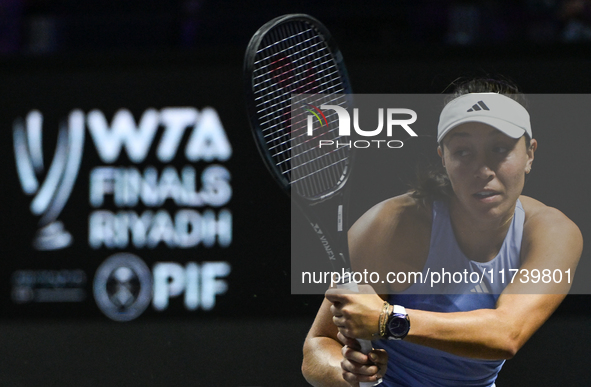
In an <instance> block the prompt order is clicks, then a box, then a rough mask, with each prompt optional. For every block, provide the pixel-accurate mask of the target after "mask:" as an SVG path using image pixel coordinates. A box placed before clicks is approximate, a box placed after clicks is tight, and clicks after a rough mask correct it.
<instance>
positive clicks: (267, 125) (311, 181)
mask: <svg viewBox="0 0 591 387" xmlns="http://www.w3.org/2000/svg"><path fill="white" fill-rule="evenodd" d="M244 75H245V83H246V84H245V89H246V101H247V111H248V116H249V120H250V126H251V129H252V131H253V134H254V138H255V141H256V144H257V146H258V149H259V152H260V154H261V157H262V159H263V160H264V162H265V164H266V166H267V169H268V170H269V171H270V173H271V175H272V176H273V177H274V178H275V180H276V181H277V182H278V183H279V185H280V186H281V187H282V188H283V189H284V190H285V191H286V192H287V193H288V194H289V195H290V196H291V199H292V201H293V202H294V203H296V204H297V206H298V207H299V208H300V210H301V211H302V212H303V213H304V215H305V217H306V218H307V220H308V221H309V222H310V225H311V226H312V228H313V230H314V232H315V235H316V236H317V237H318V238H319V240H320V242H321V243H322V245H323V246H324V251H325V253H326V256H327V258H328V259H329V261H330V263H331V265H332V268H333V270H334V271H335V272H339V273H342V270H343V269H344V271H345V272H350V261H349V252H348V241H347V230H348V227H347V223H346V212H345V211H344V205H345V194H344V187H345V184H346V182H347V180H348V178H349V176H350V173H351V164H352V156H353V154H352V149H351V147H350V146H338V143H340V144H344V143H348V142H349V141H351V140H350V138H349V137H348V136H340V135H339V130H338V129H339V128H338V126H339V120H338V113H337V111H336V109H334V108H325V109H322V106H325V107H326V106H340V107H342V108H345V109H348V108H350V107H351V104H352V99H351V98H352V91H351V87H350V84H349V79H348V75H347V71H346V69H345V65H344V62H343V58H342V55H341V53H340V51H339V49H338V47H337V45H336V44H335V42H334V40H332V38H331V35H330V33H329V32H328V30H327V29H326V27H324V26H323V25H322V24H321V23H320V22H319V21H318V20H316V19H314V18H312V17H310V16H308V15H303V14H292V15H285V16H281V17H278V18H275V19H273V20H271V21H270V22H268V23H266V24H265V25H264V26H262V27H261V28H260V29H259V30H258V31H257V32H256V33H255V35H254V36H253V37H252V39H251V41H250V43H249V45H248V48H247V50H246V55H245V60H244ZM292 95H304V96H302V97H301V98H297V97H295V98H292ZM313 124H316V126H315V127H314V125H313ZM310 128H311V129H310ZM331 142H332V145H326V144H331ZM322 144H325V145H324V146H322ZM318 207H322V209H323V210H324V211H319V208H318ZM325 211H327V213H329V214H330V215H329V216H330V217H331V219H320V218H319V217H318V216H317V213H318V212H325ZM349 281H350V278H349V279H347V278H345V281H343V279H342V280H341V282H340V283H338V284H337V287H340V288H347V289H349V290H352V291H357V284H356V283H355V282H349ZM359 342H360V344H361V348H362V352H363V353H366V354H367V353H369V351H371V342H370V341H367V340H359ZM372 385H374V384H373V383H369V382H368V383H361V386H362V387H368V386H372Z"/></svg>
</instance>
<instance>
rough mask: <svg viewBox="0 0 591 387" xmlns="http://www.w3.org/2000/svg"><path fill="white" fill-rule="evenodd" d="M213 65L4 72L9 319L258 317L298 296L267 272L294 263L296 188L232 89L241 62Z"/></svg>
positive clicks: (0, 298)
mask: <svg viewBox="0 0 591 387" xmlns="http://www.w3.org/2000/svg"><path fill="white" fill-rule="evenodd" d="M201 71H202V72H195V71H194V70H191V71H186V72H183V71H178V72H177V73H176V75H175V76H174V77H171V76H170V74H169V72H168V71H160V72H159V71H152V72H150V73H149V75H145V74H140V73H142V72H140V71H126V70H118V69H112V71H110V72H106V71H105V72H94V71H93V72H90V71H89V72H86V73H85V72H80V73H77V74H76V75H75V76H74V75H70V74H67V73H66V74H62V73H59V72H56V73H51V72H50V73H48V74H44V75H33V74H25V75H23V74H11V75H10V76H7V77H6V79H5V80H4V82H3V88H2V91H0V94H1V95H2V100H3V101H4V102H5V103H4V104H3V106H2V107H1V111H2V114H1V116H0V125H1V126H2V127H3V128H4V130H2V134H3V138H2V139H3V141H2V146H3V149H2V157H3V158H4V159H3V161H4V162H3V163H2V165H4V168H3V178H4V181H5V184H4V188H3V189H2V194H3V196H2V203H3V207H4V209H3V222H2V246H3V247H2V250H3V259H2V262H1V263H0V265H1V266H2V287H1V288H0V289H2V292H1V293H0V302H1V305H2V308H3V316H7V317H60V318H61V317H66V318H68V317H70V318H71V317H97V318H102V319H104V318H105V316H106V318H109V319H112V320H116V321H129V320H134V319H136V318H138V317H140V316H148V317H149V316H152V317H157V316H158V317H162V316H177V317H178V316H209V315H212V316H213V315H215V316H219V315H225V314H227V315H232V314H233V313H237V312H240V313H242V314H243V315H248V314H255V315H260V314H261V313H262V311H261V310H259V309H263V306H264V305H263V304H265V302H275V301H276V300H275V298H274V297H279V296H278V295H277V293H278V292H277V289H279V288H280V287H281V286H283V288H284V290H285V291H284V293H286V294H287V293H288V289H287V281H286V280H285V275H282V276H278V278H277V279H276V282H274V281H275V280H273V279H271V280H269V278H267V277H266V273H265V270H270V269H271V270H273V269H274V270H277V272H279V273H285V271H286V270H288V265H289V251H288V247H287V246H289V232H288V227H289V215H288V209H289V205H288V202H287V198H286V197H285V196H284V195H282V194H281V193H280V192H277V191H276V190H275V187H274V186H273V185H272V184H273V183H272V182H267V181H266V179H261V178H260V177H261V176H263V177H266V172H265V171H264V167H263V166H262V165H261V164H260V163H259V159H258V155H257V152H256V148H255V146H254V142H253V141H252V138H251V135H250V130H249V128H248V126H247V122H246V118H245V116H244V114H243V110H244V109H243V108H242V106H243V102H242V99H241V96H240V94H239V93H235V95H234V94H230V95H228V94H227V93H226V92H225V90H227V89H232V88H239V86H238V85H239V82H240V79H239V78H237V79H229V80H228V77H227V74H228V73H234V72H236V70H235V69H234V68H232V69H231V70H228V69H224V68H223V67H220V68H217V69H213V68H210V67H203V68H202V70H201ZM236 73H237V74H239V72H236ZM237 111H239V112H238V113H237ZM261 180H262V181H261ZM263 202H272V203H273V202H274V203H278V205H280V206H281V205H282V206H283V209H284V210H283V212H281V211H271V209H270V208H269V206H264V205H263V204H262V203H263ZM281 224H283V225H284V226H283V227H281V228H279V229H283V230H284V231H283V233H281V232H277V233H275V237H274V238H273V239H272V240H269V239H268V238H264V235H265V234H267V233H268V230H269V229H273V228H274V229H278V226H280V225H281ZM263 239H265V243H261V241H262V240H263ZM281 251H283V258H281V257H280V255H279V254H278V252H281ZM281 264H282V266H281ZM253 299H259V300H263V301H265V302H262V303H261V307H260V308H259V309H257V305H252V304H251V303H252V300H253ZM236 305H238V306H236ZM224 311H226V312H224Z"/></svg>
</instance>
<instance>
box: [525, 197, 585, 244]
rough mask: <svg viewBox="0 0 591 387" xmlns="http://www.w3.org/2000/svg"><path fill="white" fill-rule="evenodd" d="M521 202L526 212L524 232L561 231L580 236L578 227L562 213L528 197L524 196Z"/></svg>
mask: <svg viewBox="0 0 591 387" xmlns="http://www.w3.org/2000/svg"><path fill="white" fill-rule="evenodd" d="M519 200H520V201H521V204H522V206H523V210H524V212H525V223H524V230H525V231H526V232H529V233H534V234H542V233H546V232H550V231H552V232H556V231H557V230H560V231H561V233H569V234H578V235H580V233H581V232H580V230H579V228H578V227H577V225H576V224H575V223H574V222H573V221H572V220H571V219H569V218H568V217H567V216H566V215H565V214H564V213H563V212H562V211H560V210H558V209H556V208H554V207H551V206H548V205H546V204H544V203H542V202H540V201H539V200H536V199H534V198H531V197H528V196H523V195H522V196H520V197H519Z"/></svg>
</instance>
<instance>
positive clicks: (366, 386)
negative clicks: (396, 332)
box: [337, 282, 382, 387]
mask: <svg viewBox="0 0 591 387" xmlns="http://www.w3.org/2000/svg"><path fill="white" fill-rule="evenodd" d="M337 288H338V289H347V290H351V291H353V292H358V291H359V288H358V287H357V283H356V282H348V283H343V284H337ZM357 341H358V342H359V345H360V346H361V352H363V353H364V354H366V355H367V354H368V353H370V352H371V349H372V348H373V347H372V345H371V341H369V340H357ZM380 383H382V379H379V380H378V381H377V382H360V383H359V387H373V386H377V385H378V384H380Z"/></svg>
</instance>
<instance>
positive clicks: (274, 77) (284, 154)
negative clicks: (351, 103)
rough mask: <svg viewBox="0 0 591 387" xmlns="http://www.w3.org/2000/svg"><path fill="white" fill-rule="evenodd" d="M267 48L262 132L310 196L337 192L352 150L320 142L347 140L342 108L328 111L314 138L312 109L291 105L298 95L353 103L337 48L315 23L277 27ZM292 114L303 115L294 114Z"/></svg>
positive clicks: (282, 166)
mask: <svg viewBox="0 0 591 387" xmlns="http://www.w3.org/2000/svg"><path fill="white" fill-rule="evenodd" d="M261 46H262V48H261V49H259V50H258V51H257V55H256V57H255V61H254V62H255V69H254V72H253V73H254V75H253V92H254V96H255V104H256V111H257V115H258V120H259V126H260V128H261V131H262V136H263V139H264V141H265V143H266V145H267V147H268V150H269V151H270V154H271V157H272V159H273V161H274V163H275V165H276V167H277V168H278V169H279V170H280V172H281V174H282V175H284V176H285V177H286V178H287V179H288V180H289V181H290V184H291V187H292V189H295V190H296V191H297V193H298V194H300V195H302V196H304V197H310V198H312V197H318V196H322V195H323V194H324V193H326V192H330V191H334V190H335V189H336V188H337V187H338V186H339V185H340V184H341V183H342V181H343V179H344V177H343V176H344V173H345V171H346V168H347V165H348V164H347V157H348V153H349V148H348V147H346V146H342V147H323V148H320V147H319V141H320V140H333V141H334V142H335V143H336V142H337V141H338V140H339V139H341V137H339V136H338V120H337V119H336V118H335V117H336V112H332V113H331V114H328V111H325V113H326V118H327V121H328V120H330V124H328V123H327V124H325V125H323V126H322V127H321V128H320V129H315V130H314V134H313V136H308V135H307V114H306V111H305V110H304V109H301V113H300V112H299V110H298V109H300V108H299V107H297V106H296V107H294V108H293V110H292V106H291V96H292V94H313V95H314V96H313V98H312V99H309V100H306V102H308V103H310V104H313V105H315V106H321V105H323V104H324V105H341V106H343V105H345V104H346V103H347V99H346V97H345V96H344V92H345V87H344V85H343V79H342V77H341V74H340V72H339V68H338V65H337V64H336V62H335V59H334V57H333V54H332V51H331V50H330V48H329V47H328V45H327V44H326V43H325V42H324V39H323V38H322V36H320V35H319V32H318V31H317V30H316V29H315V28H314V27H313V26H312V25H310V24H308V23H305V22H301V21H299V22H292V23H285V24H282V25H279V26H276V27H275V28H273V29H271V30H270V31H269V32H268V34H267V35H266V36H265V37H264V38H263V41H262V42H261ZM302 106H303V105H302ZM292 112H293V113H295V112H297V115H296V116H295V117H292Z"/></svg>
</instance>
